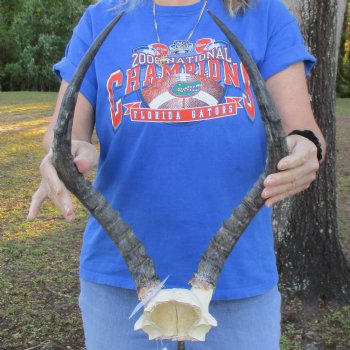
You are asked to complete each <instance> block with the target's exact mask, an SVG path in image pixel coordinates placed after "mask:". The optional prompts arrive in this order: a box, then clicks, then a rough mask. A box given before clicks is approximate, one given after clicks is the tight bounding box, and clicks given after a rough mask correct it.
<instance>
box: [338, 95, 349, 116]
mask: <svg viewBox="0 0 350 350" xmlns="http://www.w3.org/2000/svg"><path fill="white" fill-rule="evenodd" d="M336 113H337V116H349V115H350V98H337V104H336Z"/></svg>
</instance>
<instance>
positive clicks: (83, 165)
mask: <svg viewBox="0 0 350 350" xmlns="http://www.w3.org/2000/svg"><path fill="white" fill-rule="evenodd" d="M74 163H75V165H76V166H77V168H78V170H79V172H81V173H82V174H85V173H87V172H88V171H89V170H90V169H91V168H92V164H91V163H90V161H89V160H88V159H86V158H84V157H83V156H81V155H79V156H77V157H75V158H74Z"/></svg>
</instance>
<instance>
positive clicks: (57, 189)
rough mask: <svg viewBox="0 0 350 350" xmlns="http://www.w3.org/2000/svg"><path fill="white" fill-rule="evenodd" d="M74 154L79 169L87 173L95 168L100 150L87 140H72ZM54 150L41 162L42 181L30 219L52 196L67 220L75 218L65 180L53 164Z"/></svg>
mask: <svg viewBox="0 0 350 350" xmlns="http://www.w3.org/2000/svg"><path fill="white" fill-rule="evenodd" d="M72 154H73V156H74V163H75V164H76V166H77V168H78V170H79V171H80V172H81V173H82V174H85V173H87V172H88V171H89V170H90V169H92V168H94V167H95V166H96V165H97V162H98V152H97V150H96V148H95V146H93V145H92V144H91V143H88V142H85V141H75V140H73V141H72ZM51 160H52V150H50V152H49V153H48V154H47V155H46V156H45V157H44V159H43V160H42V162H41V164H40V173H41V177H42V180H41V183H40V186H39V188H38V190H37V191H36V192H35V193H34V195H33V197H32V202H31V204H30V208H29V213H28V216H27V219H28V220H33V219H35V218H36V217H37V216H38V214H39V211H40V207H41V205H42V204H43V202H44V201H45V199H46V198H50V199H51V201H52V202H53V203H54V205H55V206H56V207H57V208H58V209H60V211H61V212H62V214H63V216H64V218H65V219H66V220H67V221H72V220H73V219H74V208H73V204H72V201H71V198H70V195H69V193H68V190H67V189H66V187H65V186H64V184H63V182H62V181H61V180H60V179H59V177H58V175H57V172H56V169H55V168H54V166H53V165H52V162H51Z"/></svg>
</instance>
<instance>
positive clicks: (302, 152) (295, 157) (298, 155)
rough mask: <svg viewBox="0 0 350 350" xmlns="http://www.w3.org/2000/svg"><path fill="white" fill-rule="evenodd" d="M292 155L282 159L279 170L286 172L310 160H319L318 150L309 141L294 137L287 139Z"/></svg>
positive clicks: (278, 165)
mask: <svg viewBox="0 0 350 350" xmlns="http://www.w3.org/2000/svg"><path fill="white" fill-rule="evenodd" d="M287 144H288V148H289V150H290V154H289V155H288V156H286V157H284V158H282V159H281V160H280V161H279V162H278V164H277V168H278V170H286V169H291V168H295V167H298V166H301V165H302V164H304V163H306V162H308V161H309V160H316V159H317V148H316V146H315V145H314V144H313V143H312V142H311V141H309V140H308V139H306V138H304V137H301V136H297V135H292V136H289V137H287Z"/></svg>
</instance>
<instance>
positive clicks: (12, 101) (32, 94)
mask: <svg viewBox="0 0 350 350" xmlns="http://www.w3.org/2000/svg"><path fill="white" fill-rule="evenodd" d="M56 97H57V93H56V92H37V91H16V92H7V91H0V106H2V105H18V104H34V103H54V102H55V100H56Z"/></svg>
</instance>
